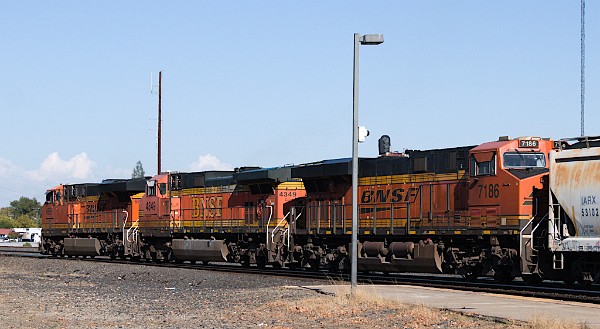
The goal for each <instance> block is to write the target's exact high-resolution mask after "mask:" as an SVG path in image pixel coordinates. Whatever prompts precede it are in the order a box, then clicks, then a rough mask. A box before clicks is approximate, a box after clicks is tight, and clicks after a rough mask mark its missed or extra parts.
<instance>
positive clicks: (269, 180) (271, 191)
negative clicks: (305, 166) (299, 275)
mask: <svg viewBox="0 0 600 329" xmlns="http://www.w3.org/2000/svg"><path fill="white" fill-rule="evenodd" d="M290 172H291V168H290V167H281V168H271V169H261V168H242V169H238V170H237V171H235V172H234V171H207V172H193V173H179V172H177V173H162V174H160V175H157V176H154V177H153V178H152V179H150V180H148V182H147V187H146V194H145V196H144V197H143V198H142V199H141V202H140V206H141V210H140V221H139V234H140V239H141V247H140V251H141V252H140V254H139V257H144V258H148V259H154V260H161V259H162V260H169V259H172V260H175V261H204V262H208V261H235V262H241V263H242V264H244V265H249V264H250V263H256V264H258V265H259V266H264V265H266V264H267V263H269V264H272V265H275V266H277V265H283V262H284V261H285V259H286V257H287V253H288V246H289V241H288V240H289V232H287V231H286V228H287V224H288V220H289V209H290V207H291V206H292V204H294V201H295V199H296V198H299V197H303V196H304V195H305V191H304V188H303V186H302V183H301V182H300V181H298V180H297V179H292V178H291V175H290Z"/></svg>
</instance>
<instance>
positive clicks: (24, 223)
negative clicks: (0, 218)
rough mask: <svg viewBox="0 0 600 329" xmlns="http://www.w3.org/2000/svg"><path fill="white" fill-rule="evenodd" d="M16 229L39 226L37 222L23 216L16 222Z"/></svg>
mask: <svg viewBox="0 0 600 329" xmlns="http://www.w3.org/2000/svg"><path fill="white" fill-rule="evenodd" d="M14 222H15V224H16V226H15V227H36V226H38V225H37V223H36V222H35V220H34V219H33V218H31V217H29V216H27V215H21V216H19V217H17V219H15V220H14Z"/></svg>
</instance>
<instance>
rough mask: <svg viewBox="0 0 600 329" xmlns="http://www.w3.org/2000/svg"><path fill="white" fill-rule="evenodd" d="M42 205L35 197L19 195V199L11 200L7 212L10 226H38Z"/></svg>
mask: <svg viewBox="0 0 600 329" xmlns="http://www.w3.org/2000/svg"><path fill="white" fill-rule="evenodd" d="M41 208H42V206H41V205H40V203H39V202H38V201H37V200H36V199H35V198H33V199H30V198H26V197H21V198H19V200H14V201H11V203H10V207H9V209H8V212H9V213H10V218H9V219H10V220H11V221H12V225H13V226H12V227H39V226H40V222H41V218H40V211H41Z"/></svg>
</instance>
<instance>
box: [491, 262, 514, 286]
mask: <svg viewBox="0 0 600 329" xmlns="http://www.w3.org/2000/svg"><path fill="white" fill-rule="evenodd" d="M514 279H515V277H514V276H513V275H512V271H511V268H508V267H505V266H502V267H500V266H499V267H497V268H494V281H496V282H512V281H513V280H514Z"/></svg>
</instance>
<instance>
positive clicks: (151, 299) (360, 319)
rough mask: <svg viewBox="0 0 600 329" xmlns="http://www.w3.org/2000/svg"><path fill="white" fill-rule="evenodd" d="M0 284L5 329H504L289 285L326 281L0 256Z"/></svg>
mask: <svg viewBox="0 0 600 329" xmlns="http://www.w3.org/2000/svg"><path fill="white" fill-rule="evenodd" d="M0 282H1V288H2V292H1V293H0V323H1V325H2V327H4V328H472V327H479V328H505V325H503V324H498V323H492V322H486V321H483V320H473V319H467V318H465V317H462V316H459V315H458V314H454V313H447V312H446V313H439V314H438V313H434V314H433V315H429V316H428V319H425V320H418V319H417V320H416V319H415V317H416V316H415V315H414V314H417V315H419V316H421V315H422V314H424V313H427V312H432V311H431V310H429V311H419V310H416V311H415V310H411V312H413V313H412V314H413V316H411V317H412V319H410V318H407V317H405V316H402V314H400V313H399V312H400V311H398V310H397V309H396V308H395V306H394V305H391V304H381V305H379V306H377V304H378V302H373V301H368V300H367V301H366V302H360V303H358V304H356V305H354V306H349V307H346V306H345V305H346V304H344V303H345V302H344V301H343V300H341V299H340V298H339V297H332V296H325V295H320V294H317V293H315V292H314V291H311V290H306V289H290V288H289V287H286V286H307V285H319V284H323V281H315V280H307V279H297V278H282V277H274V276H267V275H253V274H236V273H223V272H215V271H205V270H195V269H181V268H165V267H155V266H145V265H139V264H133V263H132V264H116V263H99V262H92V261H88V260H82V259H52V258H43V259H40V258H23V257H6V256H1V255H0ZM368 304H373V305H368ZM435 312H438V311H435ZM416 321H418V322H416ZM422 321H430V322H431V321H433V323H430V322H428V323H427V324H426V323H423V322H422ZM419 322H420V323H419ZM423 325H424V326H423Z"/></svg>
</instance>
